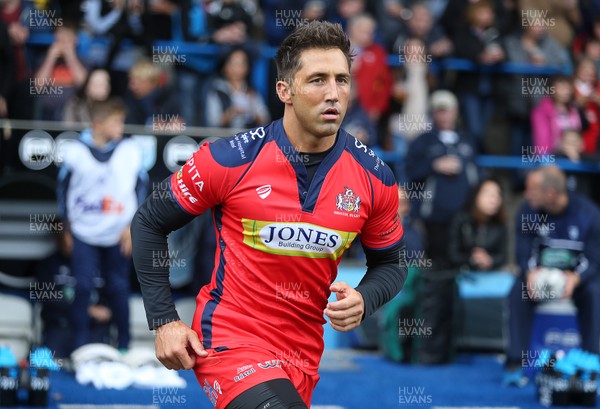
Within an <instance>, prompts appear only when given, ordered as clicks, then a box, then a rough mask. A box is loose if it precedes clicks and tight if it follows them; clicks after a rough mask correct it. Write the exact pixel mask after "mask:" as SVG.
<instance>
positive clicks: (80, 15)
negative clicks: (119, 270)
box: [0, 0, 600, 177]
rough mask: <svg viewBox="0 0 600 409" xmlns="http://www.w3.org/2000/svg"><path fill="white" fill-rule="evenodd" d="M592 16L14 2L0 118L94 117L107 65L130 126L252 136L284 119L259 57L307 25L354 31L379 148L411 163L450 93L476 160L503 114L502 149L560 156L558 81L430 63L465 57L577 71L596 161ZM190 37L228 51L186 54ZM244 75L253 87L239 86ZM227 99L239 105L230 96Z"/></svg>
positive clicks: (304, 0) (567, 4)
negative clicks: (431, 105) (45, 38)
mask: <svg viewBox="0 0 600 409" xmlns="http://www.w3.org/2000/svg"><path fill="white" fill-rule="evenodd" d="M593 7H594V6H593V5H588V4H587V3H585V2H577V1H575V0H560V1H559V0H557V1H552V2H550V3H547V2H545V1H534V0H531V1H526V0H520V1H518V0H508V1H494V0H480V1H472V2H463V1H459V0H427V1H408V0H380V1H375V2H367V1H365V0H339V1H333V0H295V1H277V0H262V1H260V0H215V1H209V0H207V1H198V0H195V1H194V0H153V1H144V0H82V1H79V2H66V1H58V0H46V1H35V2H33V1H26V0H4V1H2V2H1V3H0V50H1V52H2V54H3V55H4V56H6V58H3V59H2V62H1V63H0V70H1V71H2V73H3V75H2V83H1V84H0V117H10V118H17V119H18V118H23V119H46V120H57V121H61V120H62V121H66V122H73V121H74V119H85V118H86V116H85V115H84V116H82V117H81V116H79V117H73V104H74V101H81V100H82V97H83V96H84V95H88V92H89V91H90V90H89V87H90V84H89V81H88V80H89V78H90V77H91V76H90V75H88V73H89V72H92V71H95V70H96V69H102V70H105V71H106V72H108V73H109V76H110V82H108V81H106V80H104V81H103V82H102V84H104V87H105V89H104V90H102V91H99V95H104V98H106V97H108V95H109V94H112V95H117V96H120V97H122V98H124V99H125V100H126V101H128V102H127V104H128V108H129V109H130V111H132V112H134V114H132V113H130V115H128V118H127V122H128V123H132V124H148V121H151V120H152V118H153V115H164V114H168V115H170V116H169V117H170V118H173V119H174V120H177V121H180V122H182V123H185V124H186V125H187V126H200V125H206V126H221V127H247V126H249V125H250V124H253V123H257V122H261V121H266V120H268V119H269V118H275V117H278V116H279V114H280V113H281V112H280V110H281V107H280V106H279V104H278V103H277V100H276V98H273V92H272V90H269V91H264V90H259V91H262V94H261V92H258V91H257V90H256V89H255V88H254V87H253V85H254V84H253V81H252V75H251V74H252V71H253V69H254V68H255V64H253V62H254V61H256V59H257V58H260V57H261V51H260V48H261V46H262V45H269V46H277V45H278V44H279V42H280V41H281V40H282V39H283V38H284V37H285V36H286V35H287V34H288V33H289V32H290V31H291V30H292V29H293V28H294V27H295V26H296V25H298V24H302V23H303V22H305V21H308V20H311V19H326V20H329V21H335V22H339V23H341V24H342V25H343V26H344V28H345V29H346V30H347V32H348V34H349V37H350V39H351V42H352V46H353V48H354V50H355V53H356V58H355V61H354V66H353V70H352V74H353V77H354V86H355V88H356V90H355V91H356V96H355V101H353V112H352V114H353V115H351V116H350V118H349V119H354V117H355V115H357V116H359V117H361V118H362V114H366V116H367V117H368V120H367V121H366V122H365V121H363V120H362V119H361V121H360V123H361V124H360V126H359V127H358V128H357V129H358V130H359V132H360V131H362V130H367V129H368V130H369V132H368V138H367V139H368V141H367V142H368V144H369V145H371V146H376V147H379V148H380V149H382V150H387V151H393V152H395V153H397V154H398V155H399V157H400V158H402V157H403V156H404V155H405V153H406V151H407V145H408V143H409V142H410V141H411V140H412V139H414V137H415V136H416V135H418V134H419V133H423V131H424V128H423V126H424V124H423V122H426V120H423V119H419V118H420V117H421V118H422V117H424V116H425V115H427V113H428V107H427V106H426V105H425V103H424V101H425V100H426V98H427V96H428V94H430V93H431V92H433V91H435V90H436V89H440V88H443V89H448V90H450V91H452V92H453V93H454V94H455V95H456V96H457V98H458V101H459V107H460V118H461V121H460V127H461V128H462V129H463V130H464V131H465V132H466V133H467V134H468V137H469V138H470V139H471V141H472V144H473V146H474V149H475V150H476V152H477V153H481V152H483V153H487V152H489V151H493V150H494V149H495V148H494V147H495V146H497V145H498V144H497V143H494V141H492V142H491V143H490V141H489V138H490V137H489V135H490V128H492V126H491V122H492V121H493V120H494V116H496V117H501V118H504V119H505V123H506V124H507V127H508V128H509V130H508V132H506V135H505V139H506V141H505V142H504V143H503V144H502V143H501V144H500V146H502V147H504V149H505V152H503V153H509V154H513V155H517V154H519V153H521V151H522V147H523V146H526V147H527V146H540V147H542V148H543V149H548V151H547V154H552V153H558V152H559V150H560V145H561V144H560V143H559V141H558V138H560V135H558V134H556V131H557V130H558V129H559V128H561V127H564V126H566V124H565V123H561V124H556V123H554V124H546V125H547V127H550V128H552V129H553V130H554V131H553V132H554V135H549V134H548V133H547V132H546V134H545V135H543V136H539V135H538V132H537V130H536V125H535V123H536V122H537V119H536V118H537V117H536V116H535V114H534V112H537V111H536V110H535V109H536V107H537V106H538V104H540V103H541V104H543V106H546V107H548V106H549V105H548V104H550V102H549V101H548V98H547V97H552V98H554V89H553V88H552V86H551V84H550V82H549V81H550V80H551V79H550V78H548V76H545V75H540V74H535V75H532V74H527V73H526V72H523V73H511V74H507V73H505V71H502V70H500V71H499V70H485V69H484V70H479V69H477V68H474V69H469V70H466V71H465V70H462V69H459V70H456V71H448V70H440V69H433V68H432V67H433V66H434V65H435V64H432V63H435V62H438V61H440V60H443V59H445V58H451V57H455V58H461V59H465V60H468V61H472V62H474V63H475V64H476V66H475V67H481V66H483V67H486V66H488V67H490V66H491V67H493V66H495V65H497V64H501V63H507V62H508V63H526V64H532V65H534V66H539V67H545V66H553V67H558V68H559V69H560V70H562V71H563V73H570V72H571V70H572V67H573V66H576V70H575V73H574V74H573V75H572V76H570V75H569V76H568V77H567V78H566V81H568V82H570V83H571V85H572V86H574V89H575V94H574V98H573V101H572V103H569V106H570V107H572V109H574V110H576V114H577V115H578V116H579V117H580V119H579V122H580V124H579V125H577V126H576V127H575V128H576V129H577V130H578V131H579V132H580V133H581V137H582V139H583V151H582V153H584V154H585V155H588V156H589V155H592V156H593V155H596V154H597V145H598V144H597V139H598V133H599V131H600V128H599V127H598V120H597V116H598V111H599V109H600V108H599V107H600V104H599V102H600V101H599V100H600V97H599V94H598V87H597V76H598V75H597V71H598V60H599V59H600V39H599V38H598V33H599V32H600V29H599V28H600V18H598V17H597V15H596V13H595V10H594V9H593ZM38 34H53V40H52V43H51V44H50V45H49V46H40V45H39V44H40V43H39V42H34V43H31V42H30V41H29V40H30V39H31V38H32V37H34V36H35V35H38ZM157 41H171V42H170V43H161V44H163V45H157ZM182 42H186V44H190V43H192V44H209V45H214V46H216V48H211V49H209V52H205V53H195V52H189V51H182V50H180V49H179V45H181V44H183V43H182ZM42 43H43V42H42ZM164 44H171V45H164ZM234 49H235V50H237V51H239V52H238V53H233V51H234ZM231 57H235V58H236V59H234V60H233V62H231V61H230V64H229V66H230V67H236V66H237V65H241V66H244V67H243V68H240V69H239V72H237V73H235V72H233V71H235V70H232V69H227V66H228V64H227V62H228V60H229V58H231ZM394 60H397V63H394ZM143 61H146V64H145V66H146V68H144V69H142V67H144V63H143ZM264 68H265V67H264V66H263V67H262V69H264ZM272 73H273V70H270V74H272ZM232 75H243V76H244V77H245V78H244V79H239V80H232V79H231V76H232ZM271 76H272V75H271ZM142 77H144V79H142ZM234 82H238V83H237V84H234ZM275 82H276V78H269V80H268V83H269V84H274V83H275ZM142 83H144V84H143V85H142ZM151 83H152V84H151ZM31 85H33V87H32V86H31ZM110 85H112V86H110ZM51 86H52V87H59V88H60V95H56V94H58V92H55V93H54V94H52V93H51V92H49V90H48V88H50V87H51ZM96 86H100V85H96ZM232 87H237V88H235V89H234V92H232ZM219 90H220V91H219ZM223 91H226V92H223ZM49 94H52V95H49ZM225 94H227V95H229V98H227V99H224V98H222V97H221V96H222V95H225ZM174 95H176V97H174ZM87 98H94V97H90V96H89V95H88V96H87ZM541 100H544V101H541ZM209 102H210V103H209ZM354 102H356V103H355V104H354ZM249 107H252V108H253V109H254V110H255V112H250V111H249ZM142 111H143V112H142ZM221 111H222V112H221ZM354 111H356V113H355V112H354ZM407 118H408V119H407ZM556 120H557V121H559V119H556ZM407 121H408V122H410V124H408V125H410V126H406V125H407V124H406V122H407ZM419 122H421V124H419ZM415 124H416V125H415ZM532 124H533V128H534V129H532ZM569 126H571V125H569ZM550 136H551V137H552V138H553V142H552V144H549V139H548V138H549V137H550ZM540 139H542V140H543V141H542V142H539V141H540ZM538 144H539V145H538ZM507 147H508V148H507ZM567 157H568V158H572V157H573V155H567ZM397 171H398V175H399V176H400V177H404V176H405V175H404V174H403V173H402V169H397Z"/></svg>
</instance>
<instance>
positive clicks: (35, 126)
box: [0, 119, 600, 173]
mask: <svg viewBox="0 0 600 409" xmlns="http://www.w3.org/2000/svg"><path fill="white" fill-rule="evenodd" d="M86 127H87V125H86V124H69V125H65V124H62V123H60V122H54V121H26V120H8V119H0V133H2V132H3V133H4V136H3V137H4V138H7V132H8V134H9V136H8V137H10V133H12V131H13V130H19V131H33V130H43V131H46V132H69V131H81V130H83V129H84V128H86ZM240 131H243V130H242V129H233V128H209V127H187V128H186V129H185V130H184V131H182V132H172V131H169V132H167V131H160V130H153V129H152V127H148V126H143V125H125V130H124V132H125V133H126V134H129V135H138V136H140V135H141V136H151V137H156V138H161V139H165V141H163V142H167V141H169V140H171V139H173V138H175V137H179V136H182V135H183V136H188V137H192V138H195V139H197V140H199V139H204V138H209V137H212V138H221V137H227V136H231V135H234V134H235V133H237V132H240ZM33 146H34V148H31V147H30V148H29V149H32V152H34V153H36V154H39V152H37V151H36V149H35V146H36V145H35V144H34V145H33ZM43 146H46V145H43ZM43 146H40V148H39V149H42V148H43ZM154 146H155V148H156V149H157V150H159V149H160V146H165V148H163V149H167V148H166V145H165V144H160V145H159V144H156V145H154ZM176 146H177V145H176ZM19 149H21V148H19ZM171 149H176V148H175V147H172V148H171ZM9 154H10V155H12V154H14V155H17V154H18V153H17V152H13V153H9ZM155 154H156V157H158V158H162V157H164V156H165V154H164V152H155ZM166 156H169V155H166ZM379 156H380V157H381V159H382V160H383V161H385V162H387V163H389V164H396V163H398V162H399V161H400V156H399V155H398V154H397V153H395V152H386V151H384V152H381V153H380V154H379ZM477 164H478V165H479V166H481V167H484V168H497V169H520V170H527V169H534V168H536V167H538V166H542V165H548V164H554V165H556V166H558V167H559V168H561V169H563V170H565V171H570V172H587V173H600V162H589V161H582V162H573V161H570V160H569V159H566V158H560V157H556V156H555V155H552V154H548V155H521V156H505V155H479V156H478V157H477Z"/></svg>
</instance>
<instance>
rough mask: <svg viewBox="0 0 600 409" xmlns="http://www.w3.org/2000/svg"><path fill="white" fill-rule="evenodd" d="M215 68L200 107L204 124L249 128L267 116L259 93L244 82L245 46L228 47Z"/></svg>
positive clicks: (247, 71) (247, 61)
mask: <svg viewBox="0 0 600 409" xmlns="http://www.w3.org/2000/svg"><path fill="white" fill-rule="evenodd" d="M219 72H220V75H219V76H218V77H215V78H214V79H213V80H212V81H211V82H210V83H209V84H208V88H207V91H206V99H205V105H204V109H203V118H204V124H205V125H206V126H211V127H225V128H251V127H253V126H257V125H259V124H264V123H266V122H268V121H269V120H270V115H269V111H268V109H267V107H266V105H265V103H264V101H263V99H262V97H261V96H260V94H258V93H257V92H256V91H254V90H253V89H252V88H251V87H250V85H249V84H248V77H249V74H250V58H249V55H248V53H247V52H246V51H245V50H243V49H242V48H234V49H233V50H232V51H230V52H229V53H228V54H227V55H226V56H225V58H224V59H223V62H222V64H221V69H220V70H219Z"/></svg>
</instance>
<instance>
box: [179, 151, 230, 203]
mask: <svg viewBox="0 0 600 409" xmlns="http://www.w3.org/2000/svg"><path fill="white" fill-rule="evenodd" d="M229 171H230V169H228V168H226V167H223V166H221V165H220V164H218V163H217V162H216V161H215V160H214V158H213V155H212V153H211V145H210V144H209V143H205V144H203V145H202V146H201V147H200V149H198V150H197V151H196V152H195V153H194V154H193V155H192V157H191V158H190V159H189V160H188V161H187V162H186V163H185V164H184V165H183V166H182V167H181V169H179V171H177V172H176V173H174V174H173V175H172V176H171V191H172V192H173V196H174V197H175V200H176V201H177V203H179V205H180V206H181V207H182V208H183V209H184V210H185V211H187V212H188V213H190V214H193V215H199V214H201V213H203V212H204V211H206V210H207V209H210V208H212V207H214V206H217V205H218V204H220V203H221V202H222V201H223V198H224V197H225V194H226V188H227V186H229V184H228V183H226V181H227V178H228V177H229V176H230V175H229V173H230V172H229Z"/></svg>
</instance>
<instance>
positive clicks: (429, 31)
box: [388, 3, 454, 58]
mask: <svg viewBox="0 0 600 409" xmlns="http://www.w3.org/2000/svg"><path fill="white" fill-rule="evenodd" d="M409 10H410V14H411V18H409V19H408V20H406V25H404V26H402V29H400V31H399V32H397V35H396V37H395V38H394V39H393V43H392V44H390V45H391V47H389V48H388V49H389V50H390V51H391V52H397V53H399V54H400V55H402V54H404V50H405V44H406V42H407V41H408V40H409V39H417V40H420V41H421V43H422V44H423V45H424V46H425V50H424V51H423V53H424V54H425V55H427V56H431V57H432V58H444V57H447V56H448V55H449V54H450V53H452V51H453V49H454V45H453V44H452V41H450V39H449V38H448V37H447V36H446V34H445V33H444V30H443V28H442V26H440V25H437V26H435V25H434V24H433V17H432V15H431V11H429V8H427V6H426V5H425V4H424V3H415V4H413V5H412V7H411V8H410V9H409Z"/></svg>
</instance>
